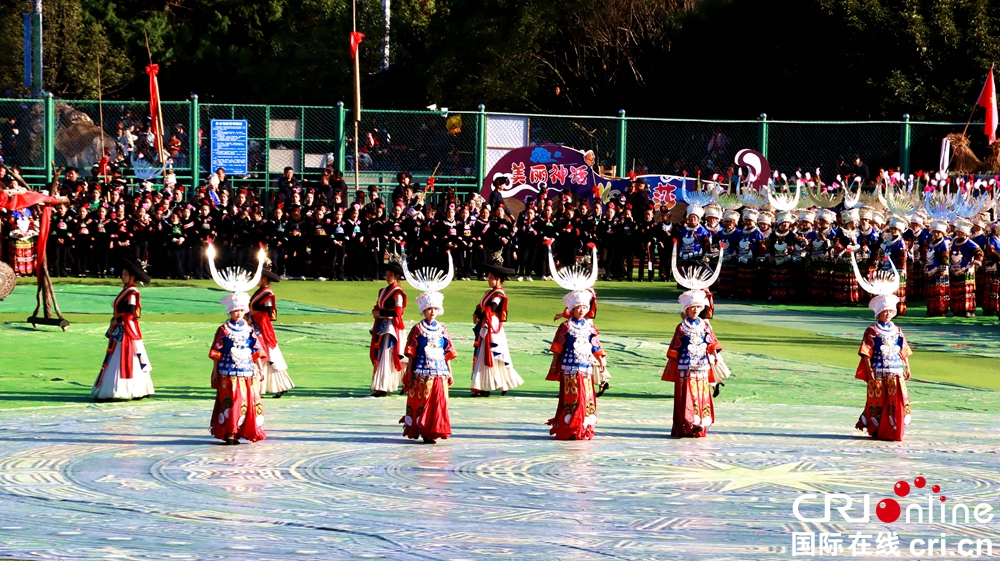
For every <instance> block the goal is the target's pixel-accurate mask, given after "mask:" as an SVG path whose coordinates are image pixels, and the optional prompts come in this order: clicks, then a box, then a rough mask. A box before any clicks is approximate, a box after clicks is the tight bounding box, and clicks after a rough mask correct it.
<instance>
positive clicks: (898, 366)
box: [854, 262, 913, 440]
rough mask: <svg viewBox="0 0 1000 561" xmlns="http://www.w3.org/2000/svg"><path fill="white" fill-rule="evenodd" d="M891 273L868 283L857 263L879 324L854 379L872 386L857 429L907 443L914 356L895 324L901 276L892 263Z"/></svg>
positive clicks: (868, 340) (857, 272)
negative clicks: (894, 318)
mask: <svg viewBox="0 0 1000 561" xmlns="http://www.w3.org/2000/svg"><path fill="white" fill-rule="evenodd" d="M890 267H891V272H889V273H886V272H884V271H882V270H879V271H878V272H876V273H875V275H876V276H875V278H874V279H872V280H871V281H867V280H865V278H864V277H863V276H862V275H861V271H860V270H859V269H858V266H857V263H856V262H855V263H854V271H855V273H854V274H855V275H856V276H857V279H858V284H859V285H860V286H861V287H862V288H863V289H865V290H866V291H867V292H869V293H870V294H871V295H872V299H871V302H870V303H869V304H868V307H869V308H871V309H872V311H873V312H875V318H876V320H877V321H876V322H875V323H874V324H872V325H871V326H869V327H868V329H866V330H865V335H864V339H862V341H861V348H860V349H858V354H859V355H860V356H861V361H860V362H859V363H858V369H857V371H856V372H855V375H854V377H855V378H857V379H859V380H864V381H865V382H866V383H867V386H868V392H867V394H866V395H867V399H866V400H865V408H864V411H862V412H861V416H860V417H859V418H858V422H857V424H856V425H855V428H857V429H858V430H862V431H866V432H867V433H868V434H869V435H871V436H872V437H873V438H876V439H878V440H903V433H904V431H905V430H906V426H907V425H909V424H910V395H909V393H908V392H907V391H906V380H909V379H910V355H912V354H913V351H912V350H910V346H909V345H908V344H907V343H906V337H905V336H904V335H903V331H902V330H901V329H900V328H899V327H898V326H896V325H895V324H894V323H892V318H893V316H895V315H896V306H897V305H898V304H899V297H898V296H897V295H896V293H897V292H898V291H899V274H898V271H897V270H896V266H895V264H894V263H891V262H890Z"/></svg>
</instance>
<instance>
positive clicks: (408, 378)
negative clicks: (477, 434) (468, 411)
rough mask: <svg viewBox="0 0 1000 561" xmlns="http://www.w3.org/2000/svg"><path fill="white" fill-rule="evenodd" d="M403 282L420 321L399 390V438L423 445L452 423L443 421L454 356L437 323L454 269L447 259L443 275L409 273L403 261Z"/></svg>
mask: <svg viewBox="0 0 1000 561" xmlns="http://www.w3.org/2000/svg"><path fill="white" fill-rule="evenodd" d="M403 271H404V274H405V278H406V282H407V283H409V284H410V286H413V287H414V288H416V289H418V290H422V291H423V292H421V294H420V296H418V297H417V306H419V307H420V313H421V314H423V316H424V319H423V320H422V321H420V322H419V323H417V324H416V325H414V326H413V328H412V329H410V334H409V336H408V337H407V338H406V347H405V348H404V351H403V352H404V354H405V355H406V356H407V357H409V361H408V362H407V365H406V375H405V376H404V377H403V388H404V389H405V390H406V414H405V415H404V416H403V418H402V419H400V420H399V422H400V423H402V424H404V425H405V426H404V427H403V436H405V437H407V438H412V439H414V440H416V439H417V438H421V439H423V441H424V443H425V444H434V443H435V442H437V440H439V439H442V438H448V437H449V436H451V418H450V417H449V416H448V387H449V386H451V385H452V384H454V383H455V378H454V376H453V375H452V371H451V361H452V360H454V359H455V358H456V357H457V356H458V353H456V352H455V346H454V345H453V344H452V342H451V335H450V334H449V333H448V328H446V327H445V326H444V325H443V324H442V323H440V322H438V321H437V318H438V317H440V316H441V315H442V314H443V313H444V295H443V294H441V292H440V291H441V290H444V288H445V287H446V286H448V285H449V284H450V283H451V279H452V278H454V276H455V266H454V263H453V262H452V260H451V253H450V252H449V253H448V272H447V274H446V273H444V272H442V271H439V270H437V269H434V268H431V267H425V268H423V269H419V270H417V271H415V272H411V271H410V270H409V269H408V268H407V267H406V259H405V258H404V259H403Z"/></svg>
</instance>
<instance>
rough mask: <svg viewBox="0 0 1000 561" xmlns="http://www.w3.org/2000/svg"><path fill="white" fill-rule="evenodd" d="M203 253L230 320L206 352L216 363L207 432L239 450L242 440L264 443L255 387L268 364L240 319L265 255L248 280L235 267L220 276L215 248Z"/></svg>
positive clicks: (247, 325) (248, 326)
mask: <svg viewBox="0 0 1000 561" xmlns="http://www.w3.org/2000/svg"><path fill="white" fill-rule="evenodd" d="M206 253H207V257H208V263H209V268H210V270H211V272H212V279H213V280H215V282H216V284H218V285H219V286H220V287H222V288H223V289H224V290H226V291H229V292H230V293H229V294H227V295H226V296H225V297H223V298H222V300H221V303H222V305H223V306H225V307H226V312H227V313H229V314H230V318H229V319H228V320H227V321H226V322H225V323H223V324H222V325H221V326H219V328H218V329H217V330H216V331H215V339H214V340H213V341H212V348H211V349H210V350H209V352H208V356H209V358H211V359H212V362H213V363H214V368H213V370H212V388H213V389H215V407H214V408H213V409H212V420H211V422H210V423H209V432H210V433H211V434H212V436H214V437H215V438H218V439H219V440H223V441H225V442H226V444H239V442H240V439H241V438H244V439H246V440H249V441H250V442H257V441H258V440H263V439H264V438H265V437H266V434H265V433H264V405H263V403H261V399H260V384H259V382H262V381H263V378H264V375H263V372H262V371H261V364H260V363H261V361H262V360H266V359H267V353H266V351H265V349H264V346H263V345H262V344H261V341H260V339H258V337H257V331H256V329H255V328H254V325H253V324H251V323H250V322H249V321H247V320H245V319H243V315H244V314H249V312H250V295H249V294H247V293H246V291H247V290H249V289H250V288H252V287H254V286H256V285H257V283H259V282H260V278H261V273H262V271H263V268H264V259H265V257H266V255H265V253H264V250H263V249H261V250H260V252H259V253H258V254H257V259H258V263H257V272H256V274H255V275H254V276H253V277H252V278H251V276H250V273H248V272H246V271H244V270H243V269H240V268H236V267H230V268H228V269H225V270H224V271H222V274H220V273H219V271H218V270H217V269H216V268H215V247H214V246H213V245H212V244H211V243H209V244H208V248H207V250H206Z"/></svg>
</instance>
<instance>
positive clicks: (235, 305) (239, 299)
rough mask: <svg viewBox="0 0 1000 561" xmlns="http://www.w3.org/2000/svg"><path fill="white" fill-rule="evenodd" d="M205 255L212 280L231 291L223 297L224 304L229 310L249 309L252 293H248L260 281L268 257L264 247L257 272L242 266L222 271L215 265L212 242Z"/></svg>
mask: <svg viewBox="0 0 1000 561" xmlns="http://www.w3.org/2000/svg"><path fill="white" fill-rule="evenodd" d="M205 255H206V256H207V257H208V268H209V270H210V271H211V272H212V280H214V281H215V284H217V285H219V287H220V288H222V289H223V290H225V291H227V292H229V294H228V295H226V296H225V297H224V298H223V299H222V305H223V306H226V308H227V311H229V312H232V311H233V310H237V309H249V305H250V295H249V294H247V293H248V292H249V291H250V289H252V288H253V287H255V286H257V283H259V282H260V276H261V273H262V272H263V270H264V261H265V259H267V253H266V252H265V251H264V248H261V249H260V251H259V252H257V272H256V273H251V272H249V271H247V270H245V269H243V268H242V267H226V268H225V269H223V270H222V272H221V273H220V272H219V270H218V269H217V268H216V267H215V246H214V245H212V244H211V243H210V244H208V247H207V248H206V249H205Z"/></svg>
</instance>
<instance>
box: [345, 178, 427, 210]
mask: <svg viewBox="0 0 1000 561" xmlns="http://www.w3.org/2000/svg"><path fill="white" fill-rule="evenodd" d="M412 182H413V177H412V176H410V174H408V173H406V172H405V171H401V172H399V173H397V174H396V183H397V185H396V188H395V189H393V190H392V204H394V205H396V204H399V201H403V202H404V203H409V201H410V197H411V196H412V195H407V194H406V188H407V187H409V186H410V184H411V183H412ZM345 200H346V198H345Z"/></svg>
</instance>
